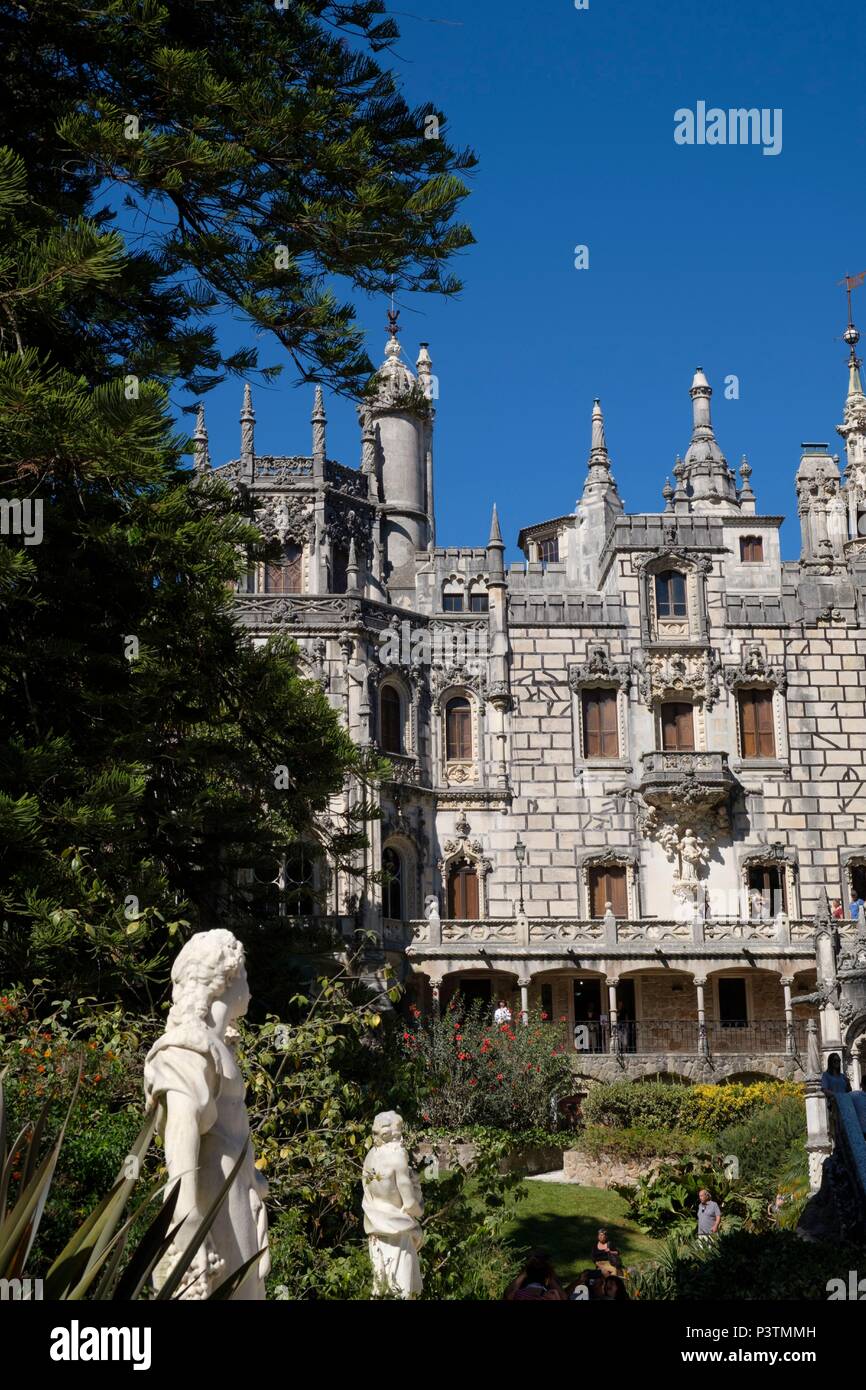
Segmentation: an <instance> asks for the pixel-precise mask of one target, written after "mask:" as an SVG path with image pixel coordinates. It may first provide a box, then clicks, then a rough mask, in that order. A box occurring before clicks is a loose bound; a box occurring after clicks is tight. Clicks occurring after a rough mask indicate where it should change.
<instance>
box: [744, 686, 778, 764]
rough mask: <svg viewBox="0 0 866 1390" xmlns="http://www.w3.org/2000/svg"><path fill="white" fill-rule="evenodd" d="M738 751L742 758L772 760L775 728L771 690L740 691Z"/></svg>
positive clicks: (774, 751) (774, 748) (774, 754)
mask: <svg viewBox="0 0 866 1390" xmlns="http://www.w3.org/2000/svg"><path fill="white" fill-rule="evenodd" d="M739 702H740V751H741V753H742V755H743V757H744V758H774V757H775V756H776V727H775V720H774V718H773V692H772V690H741V691H740V696H739Z"/></svg>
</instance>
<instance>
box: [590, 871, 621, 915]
mask: <svg viewBox="0 0 866 1390" xmlns="http://www.w3.org/2000/svg"><path fill="white" fill-rule="evenodd" d="M587 877H588V881H589V912H590V916H591V917H603V916H604V914H605V912H606V910H607V906H606V905H607V904H608V903H610V905H611V908H612V910H613V915H614V917H627V916H628V888H627V884H626V871H625V866H624V865H622V864H599V865H594V866H593V867H592V868H590V870H589V872H588V875H587Z"/></svg>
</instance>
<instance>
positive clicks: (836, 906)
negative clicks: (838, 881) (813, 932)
mask: <svg viewBox="0 0 866 1390" xmlns="http://www.w3.org/2000/svg"><path fill="white" fill-rule="evenodd" d="M832 913H833V919H834V921H836V922H841V921H842V918H843V917H844V916H845V909H844V908H843V906H842V899H841V898H834V899H833V906H832Z"/></svg>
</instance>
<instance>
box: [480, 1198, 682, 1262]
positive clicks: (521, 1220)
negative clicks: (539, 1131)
mask: <svg viewBox="0 0 866 1390" xmlns="http://www.w3.org/2000/svg"><path fill="white" fill-rule="evenodd" d="M521 1186H522V1189H523V1193H524V1199H523V1201H521V1203H520V1205H519V1207H518V1208H517V1215H516V1218H515V1220H514V1221H513V1222H512V1223H511V1224H510V1226H509V1227H508V1229H507V1232H506V1236H507V1239H508V1240H509V1242H510V1243H511V1244H512V1245H513V1246H515V1247H516V1248H518V1249H520V1248H525V1247H527V1246H529V1247H532V1246H538V1247H540V1248H541V1249H543V1250H546V1251H547V1252H548V1254H549V1255H550V1258H551V1260H552V1261H553V1265H554V1268H555V1269H556V1272H557V1274H558V1275H559V1277H560V1278H561V1279H563V1280H568V1279H574V1278H575V1277H576V1276H577V1275H578V1274H580V1272H581V1270H583V1269H586V1268H588V1266H589V1265H590V1263H591V1260H590V1255H591V1254H592V1247H593V1246H594V1245H595V1237H596V1233H597V1231H598V1229H599V1227H600V1226H606V1227H607V1234H608V1239H609V1240H610V1243H611V1245H614V1246H616V1247H617V1249H618V1250H619V1252H620V1255H621V1256H622V1262H623V1264H624V1265H625V1266H626V1267H628V1266H629V1265H634V1266H639V1265H641V1264H644V1263H645V1262H646V1261H647V1260H650V1259H654V1258H656V1257H657V1255H658V1253H659V1251H660V1249H661V1246H662V1244H663V1242H662V1241H659V1240H653V1238H652V1237H651V1236H648V1235H645V1234H644V1232H643V1231H640V1230H638V1228H637V1226H636V1225H635V1223H634V1222H633V1221H630V1220H629V1218H628V1217H627V1216H626V1203H625V1201H624V1200H623V1198H622V1197H620V1196H619V1194H618V1193H616V1192H607V1191H606V1190H605V1189H603V1188H597V1187H579V1186H578V1185H577V1184H576V1183H561V1182H524V1183H522V1184H521Z"/></svg>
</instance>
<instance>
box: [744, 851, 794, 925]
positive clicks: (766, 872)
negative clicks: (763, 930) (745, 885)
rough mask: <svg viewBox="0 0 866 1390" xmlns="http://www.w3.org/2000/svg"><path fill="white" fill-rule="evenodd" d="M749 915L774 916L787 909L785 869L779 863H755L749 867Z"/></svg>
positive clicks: (756, 916) (757, 916)
mask: <svg viewBox="0 0 866 1390" xmlns="http://www.w3.org/2000/svg"><path fill="white" fill-rule="evenodd" d="M749 905H750V909H751V911H750V915H751V916H752V917H755V918H760V917H766V918H769V917H775V916H776V913H777V912H787V911H788V894H787V889H786V884H785V870H784V868H783V867H782V866H781V865H779V864H756V865H754V867H753V868H751V869H749Z"/></svg>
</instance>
